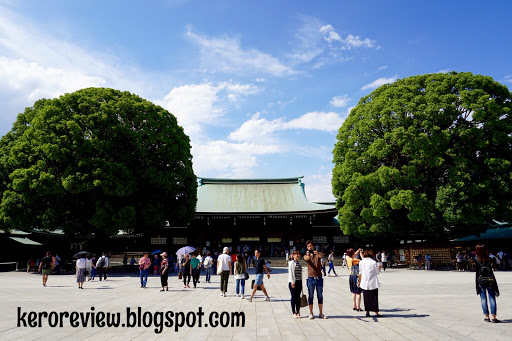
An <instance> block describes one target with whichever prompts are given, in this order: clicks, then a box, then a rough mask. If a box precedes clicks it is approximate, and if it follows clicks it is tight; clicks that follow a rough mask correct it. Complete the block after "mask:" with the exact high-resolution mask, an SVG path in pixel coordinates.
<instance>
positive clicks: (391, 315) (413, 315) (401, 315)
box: [329, 314, 430, 322]
mask: <svg viewBox="0 0 512 341" xmlns="http://www.w3.org/2000/svg"><path fill="white" fill-rule="evenodd" d="M428 316H430V315H428V314H382V316H381V317H375V316H373V315H372V316H370V317H366V316H365V315H362V316H361V315H359V316H358V315H329V318H333V319H338V318H341V319H343V318H351V319H352V318H357V319H360V320H361V321H366V322H369V321H368V319H372V320H374V321H378V320H379V319H381V318H391V317H401V318H416V317H428Z"/></svg>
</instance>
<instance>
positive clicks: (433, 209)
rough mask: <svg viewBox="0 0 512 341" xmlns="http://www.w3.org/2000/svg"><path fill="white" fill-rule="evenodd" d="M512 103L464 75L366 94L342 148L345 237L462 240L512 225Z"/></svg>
mask: <svg viewBox="0 0 512 341" xmlns="http://www.w3.org/2000/svg"><path fill="white" fill-rule="evenodd" d="M511 99H512V96H511V93H510V92H509V90H508V89H507V87H505V86H504V85H502V84H500V83H498V82H495V81H493V79H492V78H490V77H486V76H481V75H473V74H471V73H455V72H452V73H449V74H426V75H421V76H414V77H409V78H405V79H401V80H398V81H396V82H395V83H392V84H387V85H383V86H381V87H380V88H378V89H376V90H375V91H373V92H372V93H371V94H370V95H368V96H366V97H363V98H362V99H361V100H360V101H359V103H358V105H357V106H356V107H355V108H353V109H352V111H351V112H350V115H349V117H348V118H347V120H346V121H345V122H344V123H343V125H342V127H341V128H340V130H339V133H338V137H337V139H338V142H337V143H336V146H335V148H334V151H333V154H334V163H335V166H334V170H333V178H332V186H333V193H334V195H335V197H336V198H337V202H336V205H337V208H338V210H339V220H340V224H341V228H342V230H343V231H344V232H345V233H347V234H355V235H359V236H365V235H375V234H377V235H378V234H380V233H384V232H386V233H389V232H394V233H400V234H404V233H409V232H417V233H427V234H428V233H439V232H443V233H444V232H447V233H449V234H451V235H453V236H455V235H460V234H471V233H478V232H480V231H482V230H484V229H486V228H487V227H488V224H489V223H490V222H492V219H499V220H505V221H510V220H511V219H512V191H511V190H512V188H511V186H512V147H511V146H512V145H511V142H512V140H511V133H512V117H511V107H512V105H511Z"/></svg>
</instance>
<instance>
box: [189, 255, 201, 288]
mask: <svg viewBox="0 0 512 341" xmlns="http://www.w3.org/2000/svg"><path fill="white" fill-rule="evenodd" d="M200 266H201V261H200V260H199V258H197V252H193V253H192V259H191V260H190V273H191V274H192V283H193V284H194V289H195V288H196V287H197V283H199V275H200V274H201V268H200Z"/></svg>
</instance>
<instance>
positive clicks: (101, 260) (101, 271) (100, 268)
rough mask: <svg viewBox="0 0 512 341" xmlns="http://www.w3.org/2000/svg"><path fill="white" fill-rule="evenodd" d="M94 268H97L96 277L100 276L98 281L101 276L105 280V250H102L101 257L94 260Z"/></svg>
mask: <svg viewBox="0 0 512 341" xmlns="http://www.w3.org/2000/svg"><path fill="white" fill-rule="evenodd" d="M96 268H97V269H98V277H99V278H100V282H101V278H102V277H103V279H104V280H107V269H108V257H107V253H106V252H103V254H102V255H101V257H100V258H99V259H98V261H97V262H96Z"/></svg>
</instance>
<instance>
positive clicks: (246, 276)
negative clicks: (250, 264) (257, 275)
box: [245, 272, 249, 281]
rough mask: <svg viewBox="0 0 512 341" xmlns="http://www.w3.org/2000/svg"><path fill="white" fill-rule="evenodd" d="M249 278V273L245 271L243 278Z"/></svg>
mask: <svg viewBox="0 0 512 341" xmlns="http://www.w3.org/2000/svg"><path fill="white" fill-rule="evenodd" d="M248 279H249V274H248V273H247V272H246V273H245V280H246V281H247V280H248Z"/></svg>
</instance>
